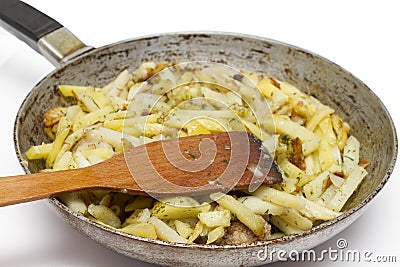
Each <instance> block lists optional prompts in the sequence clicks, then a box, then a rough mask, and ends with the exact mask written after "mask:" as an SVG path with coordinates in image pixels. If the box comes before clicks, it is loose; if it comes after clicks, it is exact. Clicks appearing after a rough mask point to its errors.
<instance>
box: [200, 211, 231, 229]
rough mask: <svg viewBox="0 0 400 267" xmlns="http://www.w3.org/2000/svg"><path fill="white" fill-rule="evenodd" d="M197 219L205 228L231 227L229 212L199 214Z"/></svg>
mask: <svg viewBox="0 0 400 267" xmlns="http://www.w3.org/2000/svg"><path fill="white" fill-rule="evenodd" d="M198 218H199V220H200V221H201V222H202V223H203V224H204V225H205V226H207V227H218V226H224V227H227V226H230V225H231V213H230V212H229V210H220V211H208V212H200V213H199V214H198Z"/></svg>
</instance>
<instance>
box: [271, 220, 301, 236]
mask: <svg viewBox="0 0 400 267" xmlns="http://www.w3.org/2000/svg"><path fill="white" fill-rule="evenodd" d="M270 222H271V223H272V224H273V225H275V226H276V227H277V228H278V229H279V230H281V231H282V232H284V233H285V234H286V235H292V234H297V233H299V232H301V231H302V230H301V229H298V228H295V227H293V226H291V225H289V224H288V223H287V222H286V221H284V220H283V219H282V218H280V217H279V216H271V218H270Z"/></svg>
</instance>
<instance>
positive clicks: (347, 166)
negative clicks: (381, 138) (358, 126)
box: [343, 136, 360, 176]
mask: <svg viewBox="0 0 400 267" xmlns="http://www.w3.org/2000/svg"><path fill="white" fill-rule="evenodd" d="M359 161H360V142H359V141H358V140H357V138H355V137H354V136H350V137H349V138H348V139H347V142H346V145H345V146H344V149H343V173H344V175H346V176H348V175H350V173H351V172H352V171H353V169H354V168H355V166H356V165H358V162H359Z"/></svg>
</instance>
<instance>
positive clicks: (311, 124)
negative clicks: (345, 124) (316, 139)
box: [306, 106, 335, 131]
mask: <svg viewBox="0 0 400 267" xmlns="http://www.w3.org/2000/svg"><path fill="white" fill-rule="evenodd" d="M334 112H335V110H333V109H331V108H330V107H327V106H324V108H322V109H321V110H319V111H317V112H316V113H314V115H313V116H312V117H311V119H310V120H309V121H307V123H306V128H307V129H308V130H310V131H314V129H315V127H317V125H318V124H319V123H320V122H321V120H322V119H323V118H325V117H326V116H328V115H330V114H332V113H334Z"/></svg>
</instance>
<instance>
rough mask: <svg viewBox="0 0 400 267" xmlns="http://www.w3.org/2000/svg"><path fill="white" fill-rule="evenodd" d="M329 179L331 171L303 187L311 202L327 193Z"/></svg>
mask: <svg viewBox="0 0 400 267" xmlns="http://www.w3.org/2000/svg"><path fill="white" fill-rule="evenodd" d="M328 179H329V171H324V172H323V173H321V174H319V175H318V176H317V177H316V178H315V179H314V180H312V181H311V182H309V183H307V184H306V185H304V186H303V192H304V194H305V195H306V198H307V199H309V200H316V199H317V198H319V197H320V196H321V195H322V193H323V192H324V191H325V185H326V182H327V181H328Z"/></svg>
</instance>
